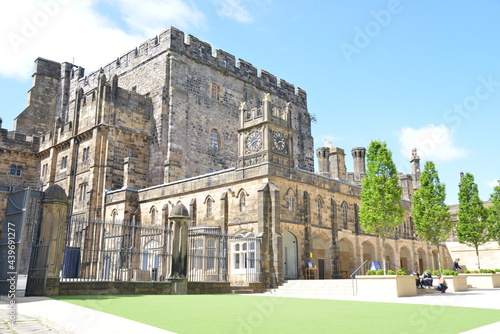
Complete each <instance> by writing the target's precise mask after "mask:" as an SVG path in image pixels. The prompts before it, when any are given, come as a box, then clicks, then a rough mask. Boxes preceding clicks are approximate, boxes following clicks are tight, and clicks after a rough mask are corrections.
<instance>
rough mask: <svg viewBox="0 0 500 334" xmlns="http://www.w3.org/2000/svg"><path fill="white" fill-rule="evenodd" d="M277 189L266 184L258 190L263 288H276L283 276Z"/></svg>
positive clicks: (270, 184)
mask: <svg viewBox="0 0 500 334" xmlns="http://www.w3.org/2000/svg"><path fill="white" fill-rule="evenodd" d="M279 201H280V196H279V189H278V188H277V187H276V186H275V185H274V184H272V183H266V184H265V185H264V186H263V187H261V188H260V189H259V190H258V210H259V216H258V217H259V218H258V220H259V233H258V236H260V237H261V238H262V239H261V240H262V241H261V248H260V258H261V268H260V269H261V282H262V285H263V287H264V288H268V289H269V288H277V287H278V282H279V280H280V279H284V276H283V256H282V249H281V248H282V247H281V245H282V240H281V236H280V235H279V233H280V232H279V231H280V215H279V212H280V210H279V203H280V202H279Z"/></svg>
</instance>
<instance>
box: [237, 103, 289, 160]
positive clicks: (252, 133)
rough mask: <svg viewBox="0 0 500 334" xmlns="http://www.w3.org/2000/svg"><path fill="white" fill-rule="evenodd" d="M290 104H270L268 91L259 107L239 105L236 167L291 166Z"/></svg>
mask: <svg viewBox="0 0 500 334" xmlns="http://www.w3.org/2000/svg"><path fill="white" fill-rule="evenodd" d="M291 106H292V105H291V103H285V104H284V106H282V107H281V108H280V107H277V106H273V104H272V102H271V94H266V95H265V96H264V100H263V101H262V105H261V106H259V107H254V108H249V107H248V105H247V104H246V102H243V103H242V104H241V106H240V129H239V130H238V133H239V136H238V138H239V140H238V145H239V146H238V149H239V152H238V168H242V167H248V166H254V165H260V164H263V163H272V164H275V165H280V166H285V167H293V150H292V148H293V145H292V143H293V142H292V133H293V130H292V127H291V125H292V122H291V118H292V117H291V116H292V115H291Z"/></svg>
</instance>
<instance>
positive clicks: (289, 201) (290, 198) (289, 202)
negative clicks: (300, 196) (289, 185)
mask: <svg viewBox="0 0 500 334" xmlns="http://www.w3.org/2000/svg"><path fill="white" fill-rule="evenodd" d="M286 202H287V206H288V211H290V212H291V211H293V205H294V203H293V202H294V198H293V193H292V191H290V190H289V191H288V194H287V195H286Z"/></svg>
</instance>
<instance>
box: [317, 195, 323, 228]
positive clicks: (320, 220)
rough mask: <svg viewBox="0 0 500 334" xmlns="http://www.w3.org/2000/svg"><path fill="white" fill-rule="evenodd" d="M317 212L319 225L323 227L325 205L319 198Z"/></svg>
mask: <svg viewBox="0 0 500 334" xmlns="http://www.w3.org/2000/svg"><path fill="white" fill-rule="evenodd" d="M316 210H317V217H318V225H323V215H322V210H323V203H322V201H321V198H318V199H317V200H316Z"/></svg>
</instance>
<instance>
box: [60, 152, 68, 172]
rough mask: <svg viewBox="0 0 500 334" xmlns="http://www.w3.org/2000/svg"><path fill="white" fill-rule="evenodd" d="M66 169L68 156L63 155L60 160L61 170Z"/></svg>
mask: <svg viewBox="0 0 500 334" xmlns="http://www.w3.org/2000/svg"><path fill="white" fill-rule="evenodd" d="M67 167H68V156H67V155H65V156H64V157H62V159H61V169H66V168H67Z"/></svg>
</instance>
